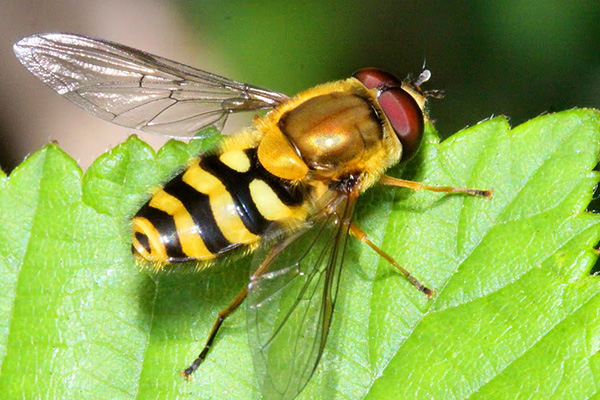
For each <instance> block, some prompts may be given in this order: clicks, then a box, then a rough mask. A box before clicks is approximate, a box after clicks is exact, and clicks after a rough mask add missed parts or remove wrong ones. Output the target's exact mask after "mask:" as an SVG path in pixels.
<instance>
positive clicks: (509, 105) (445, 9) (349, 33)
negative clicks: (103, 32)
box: [0, 0, 600, 170]
mask: <svg viewBox="0 0 600 400" xmlns="http://www.w3.org/2000/svg"><path fill="white" fill-rule="evenodd" d="M169 4H173V3H169ZM174 4H175V5H176V7H177V8H178V9H180V10H181V13H180V14H181V15H182V16H183V17H182V20H181V24H184V25H183V26H186V27H188V30H189V32H191V33H192V34H193V35H195V36H196V38H194V40H198V41H199V42H201V43H207V45H208V47H209V48H210V49H211V50H213V51H214V52H218V54H219V55H220V60H221V61H222V62H224V63H226V67H227V70H228V71H233V75H232V73H231V72H228V74H229V75H231V76H230V77H231V78H234V79H237V80H241V81H245V82H249V83H252V84H255V85H258V86H262V87H266V88H270V89H274V90H278V91H281V92H284V93H287V94H294V93H296V92H298V91H300V90H302V89H305V88H308V87H311V86H314V85H316V84H318V83H322V82H326V81H329V80H335V79H341V78H345V77H348V76H349V75H350V74H352V72H353V71H355V70H356V69H357V68H360V67H363V66H377V67H381V68H384V69H387V70H389V71H390V72H393V73H394V74H396V75H398V76H399V77H404V76H406V74H407V73H409V72H413V73H418V72H420V70H421V68H422V65H423V62H424V61H425V60H426V61H427V67H428V68H429V69H431V71H432V72H433V77H432V79H431V81H430V82H429V83H428V84H427V85H426V89H444V90H446V92H447V95H446V98H445V99H443V100H439V101H438V100H434V101H432V102H431V104H430V109H431V117H432V118H433V119H434V120H435V122H436V125H437V127H438V129H439V131H440V133H441V134H442V136H448V135H451V134H452V133H454V132H455V131H457V130H459V129H461V128H463V127H465V126H468V125H473V124H475V123H477V122H478V121H480V120H482V119H485V118H489V117H490V116H492V115H499V114H504V115H507V116H509V117H510V121H511V124H513V125H516V124H519V123H521V122H523V121H525V120H527V119H530V118H533V117H535V116H537V115H540V114H542V113H545V112H552V111H558V110H564V109H569V108H572V107H596V108H600V1H598V0H576V1H564V0H560V1H559V0H538V1H516V0H500V1H493V2H485V1H454V2H453V1H442V0H440V1H435V0H429V1H394V2H392V1H370V2H365V1H348V0H345V1H335V2H320V1H304V2H279V1H272V0H270V1H261V2H231V1H230V2H223V1H218V2H217V1H191V0H181V1H179V2H176V3H174ZM113 7H114V5H113ZM154 7H158V5H154ZM31 12H32V13H33V12H34V11H33V10H32V11H31ZM140 23H144V22H143V21H139V20H132V21H131V29H136V26H139V24H140ZM53 26H54V25H52V26H51V28H50V29H53V28H52V27H53ZM57 26H61V27H62V26H63V25H57ZM39 29H42V30H48V28H47V27H45V26H44V27H43V28H40V27H37V26H32V27H28V29H27V30H24V31H26V32H27V34H31V33H33V32H36V31H38V30H39ZM69 29H73V28H71V27H64V29H62V30H69ZM58 30H61V29H58ZM92 30H93V26H91V27H90V30H89V31H85V33H87V34H90V33H92V34H93V32H90V31H92ZM156 35H161V32H160V31H159V30H158V29H157V30H156ZM198 38H199V39H198ZM16 39H18V37H15V39H14V40H16ZM112 39H113V40H118V36H117V37H116V38H115V37H112ZM195 66H198V67H200V68H202V67H203V62H202V60H199V62H198V63H196V64H195ZM213 72H216V73H219V72H221V71H213ZM2 79H9V77H6V76H4V77H3V78H2ZM15 90H18V89H15ZM39 90H40V91H42V90H45V89H44V88H43V87H42V86H41V85H40V86H39ZM32 117H34V116H32ZM5 120H6V119H5V118H4V117H3V118H0V132H2V131H5V132H8V131H10V130H11V129H15V128H13V127H11V126H7V125H6V124H2V121H5ZM2 125H4V126H2ZM19 134H22V133H18V132H17V133H16V134H15V135H16V136H18V135H19ZM15 135H12V136H15ZM6 137H11V135H6ZM34 150H36V149H30V151H34ZM22 157H23V155H22V154H15V152H14V151H11V146H10V143H3V144H2V146H0V166H1V167H2V168H3V169H5V170H10V169H11V168H13V167H14V166H15V165H16V164H17V163H19V162H20V161H21V160H22Z"/></svg>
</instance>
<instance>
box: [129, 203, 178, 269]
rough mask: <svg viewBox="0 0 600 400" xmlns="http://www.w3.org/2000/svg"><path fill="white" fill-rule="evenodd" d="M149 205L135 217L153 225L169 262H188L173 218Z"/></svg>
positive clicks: (145, 205)
mask: <svg viewBox="0 0 600 400" xmlns="http://www.w3.org/2000/svg"><path fill="white" fill-rule="evenodd" d="M149 203H150V202H148V203H146V204H144V206H143V207H142V208H141V209H140V211H138V213H137V214H136V217H144V218H146V219H147V220H148V221H150V223H151V224H152V225H154V227H155V228H156V230H157V231H158V233H159V234H160V241H161V242H162V243H163V244H164V245H165V250H166V251H167V256H169V261H180V260H182V259H183V260H189V259H190V258H189V257H188V256H187V255H186V254H185V253H184V252H183V250H182V249H181V243H179V235H178V234H177V228H176V227H175V221H174V220H173V217H172V216H171V215H169V214H167V213H166V212H164V211H162V210H159V209H157V208H154V207H150V205H149Z"/></svg>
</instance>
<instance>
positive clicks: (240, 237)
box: [209, 188, 258, 244]
mask: <svg viewBox="0 0 600 400" xmlns="http://www.w3.org/2000/svg"><path fill="white" fill-rule="evenodd" d="M209 201H210V208H211V209H212V212H213V215H214V217H215V221H216V222H217V226H218V227H219V229H220V230H221V232H223V236H225V238H226V239H227V240H229V241H230V242H231V243H243V244H247V243H252V242H255V241H256V240H258V236H256V235H255V234H253V233H252V232H250V231H249V230H248V229H246V227H245V226H244V223H243V222H242V220H241V218H240V216H239V214H238V211H237V209H236V207H235V204H234V203H233V199H232V198H231V195H230V194H229V193H228V192H227V191H226V190H225V188H223V190H220V191H215V192H214V193H212V194H210V200H209Z"/></svg>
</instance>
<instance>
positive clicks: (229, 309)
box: [179, 246, 281, 379]
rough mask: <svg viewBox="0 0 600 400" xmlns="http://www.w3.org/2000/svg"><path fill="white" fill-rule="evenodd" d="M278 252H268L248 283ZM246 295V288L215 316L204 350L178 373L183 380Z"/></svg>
mask: <svg viewBox="0 0 600 400" xmlns="http://www.w3.org/2000/svg"><path fill="white" fill-rule="evenodd" d="M280 250H281V246H275V247H273V248H272V249H271V251H269V254H268V255H267V257H266V258H265V260H264V261H263V262H262V263H261V265H260V267H259V268H258V269H257V270H256V272H254V274H253V275H252V276H251V277H250V282H253V281H254V279H256V277H258V276H260V275H262V273H263V272H264V271H265V269H266V268H267V267H268V266H269V264H270V263H271V261H272V260H273V257H274V256H275V255H276V254H277V253H278V252H279V251H280ZM247 295H248V287H247V286H246V287H245V288H244V289H242V291H241V292H240V293H238V295H237V296H235V298H234V299H233V301H232V302H231V304H229V305H228V306H227V308H225V309H224V310H221V311H219V315H218V316H217V319H216V321H215V323H214V324H213V326H212V329H211V330H210V333H209V335H208V339H207V340H206V344H205V345H204V348H203V349H202V351H201V352H200V354H199V355H198V357H196V359H195V360H194V362H192V364H191V365H190V366H189V367H188V368H186V369H185V370H183V371H181V372H180V373H179V374H180V375H181V376H183V377H184V378H185V379H189V377H190V376H191V375H192V374H193V373H194V371H196V370H197V369H198V367H199V366H200V364H202V362H203V361H204V360H205V359H206V355H207V354H208V351H209V350H210V347H211V346H212V344H213V341H214V340H215V338H216V337H217V333H218V332H219V328H220V327H221V325H222V324H223V322H224V321H225V320H226V319H227V317H229V316H230V315H231V314H232V313H233V312H234V311H235V310H236V309H237V308H238V307H239V306H240V304H242V302H243V301H244V299H245V298H246V296H247Z"/></svg>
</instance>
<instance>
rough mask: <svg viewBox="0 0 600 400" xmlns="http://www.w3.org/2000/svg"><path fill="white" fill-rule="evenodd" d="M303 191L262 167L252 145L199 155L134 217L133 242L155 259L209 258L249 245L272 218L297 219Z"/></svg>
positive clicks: (305, 190) (302, 202)
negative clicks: (246, 147)
mask: <svg viewBox="0 0 600 400" xmlns="http://www.w3.org/2000/svg"><path fill="white" fill-rule="evenodd" d="M307 197H308V190H307V189H303V188H301V187H299V186H297V185H291V184H289V182H288V181H285V180H282V179H280V178H277V177H275V176H274V175H272V174H270V173H269V172H267V171H266V170H265V169H264V168H263V166H262V165H261V164H260V162H259V161H258V157H257V155H256V149H255V148H250V149H242V150H229V151H225V152H222V153H216V154H208V155H204V156H202V157H200V158H198V159H196V160H194V161H193V162H192V164H191V165H190V167H189V168H188V169H187V170H185V171H184V172H182V173H181V174H179V175H177V176H176V177H175V178H174V179H173V180H171V181H170V182H168V183H167V184H166V185H165V186H164V187H163V188H162V189H161V190H160V191H158V192H157V193H155V194H154V196H153V197H152V198H151V199H150V200H149V201H148V202H147V203H146V204H145V205H144V206H143V207H142V208H141V209H140V211H139V212H138V213H137V214H136V216H135V217H134V218H133V246H134V249H135V251H136V252H137V253H138V254H139V255H141V256H142V257H143V258H145V259H147V260H150V261H157V262H185V261H190V260H211V259H213V258H215V257H217V256H219V255H220V254H223V253H225V252H227V251H229V250H232V249H235V248H238V247H241V246H247V245H251V244H253V243H255V242H257V241H258V240H259V239H260V237H261V235H263V234H264V233H265V231H266V230H267V229H268V228H269V227H270V226H271V224H272V223H273V222H275V221H282V220H286V219H293V218H296V219H302V215H301V214H303V213H302V210H303V207H302V205H303V204H304V202H305V201H306V200H307Z"/></svg>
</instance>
